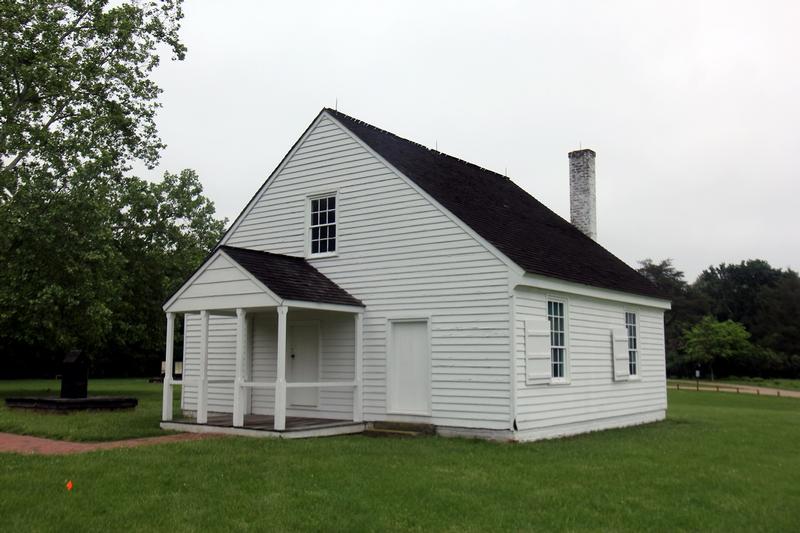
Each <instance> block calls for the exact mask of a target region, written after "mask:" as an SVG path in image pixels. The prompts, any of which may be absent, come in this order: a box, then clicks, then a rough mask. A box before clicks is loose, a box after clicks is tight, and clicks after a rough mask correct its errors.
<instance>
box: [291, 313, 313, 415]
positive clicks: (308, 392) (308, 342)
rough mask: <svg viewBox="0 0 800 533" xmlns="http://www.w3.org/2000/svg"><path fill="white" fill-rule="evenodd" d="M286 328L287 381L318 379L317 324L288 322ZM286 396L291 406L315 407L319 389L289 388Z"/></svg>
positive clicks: (311, 380)
mask: <svg viewBox="0 0 800 533" xmlns="http://www.w3.org/2000/svg"><path fill="white" fill-rule="evenodd" d="M288 330H289V331H288V333H289V335H288V337H289V339H288V340H289V346H288V348H289V349H288V350H287V354H286V355H287V356H288V359H289V360H288V365H287V366H288V368H287V369H286V370H287V374H288V375H287V381H289V382H306V383H308V382H317V381H319V363H320V361H319V342H320V337H319V324H316V323H302V324H289V327H288ZM286 398H287V401H288V404H289V405H290V406H292V407H316V406H317V404H318V402H319V390H318V389H317V388H316V387H310V388H298V389H289V390H288V391H287V392H286Z"/></svg>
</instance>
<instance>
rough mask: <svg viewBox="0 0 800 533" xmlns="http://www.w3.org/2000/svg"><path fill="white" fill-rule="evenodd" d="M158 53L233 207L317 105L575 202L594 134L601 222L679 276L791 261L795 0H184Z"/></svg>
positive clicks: (190, 142)
mask: <svg viewBox="0 0 800 533" xmlns="http://www.w3.org/2000/svg"><path fill="white" fill-rule="evenodd" d="M185 13H186V18H185V19H184V24H183V30H182V35H183V39H184V42H185V43H186V45H187V46H188V48H189V53H188V55H187V57H186V60H185V61H183V62H172V61H168V60H167V61H164V62H163V63H162V66H161V67H160V68H159V70H158V72H157V74H156V76H155V77H156V80H157V82H158V83H159V84H160V85H161V86H162V88H163V89H164V91H165V92H164V95H163V98H162V101H163V105H164V107H163V109H162V110H161V112H160V114H159V118H158V124H159V127H160V131H161V134H162V138H163V140H164V141H165V142H166V143H167V145H168V147H167V149H166V150H165V151H164V153H163V156H162V161H161V165H160V166H159V167H158V168H157V169H155V170H153V171H144V170H142V169H137V172H138V173H139V174H140V175H143V176H146V177H148V178H149V179H157V178H158V177H159V176H160V175H161V174H162V173H163V171H164V170H169V171H178V170H180V169H182V168H194V169H195V170H197V171H198V172H199V174H200V177H201V179H202V181H203V184H204V186H205V188H206V192H207V194H208V196H209V197H210V198H211V199H212V200H213V201H214V202H215V203H216V206H217V210H218V212H219V214H220V215H222V216H226V217H228V218H230V219H231V220H232V219H233V218H235V217H236V215H237V214H238V213H239V211H240V210H241V209H242V208H243V207H244V205H245V203H246V202H247V200H248V199H249V198H250V197H251V195H252V194H253V193H254V192H255V191H256V190H257V188H258V187H259V186H260V185H261V184H262V183H263V181H264V180H265V178H266V177H267V176H268V175H269V173H270V172H271V171H272V170H273V168H274V167H275V166H276V165H277V164H278V163H279V161H280V160H281V158H282V157H283V156H284V154H285V153H286V152H287V151H288V150H289V148H290V147H291V145H292V144H293V143H294V142H295V140H296V139H297V138H298V137H299V136H300V134H301V133H302V132H303V130H304V129H305V128H306V127H307V126H308V124H309V123H310V122H311V121H312V120H313V119H314V117H315V116H316V115H317V113H318V112H319V110H320V109H321V108H322V107H326V106H329V107H333V106H334V105H335V104H336V101H337V99H338V108H339V110H340V111H343V112H344V113H347V114H349V115H352V116H355V117H356V118H359V119H362V120H365V121H367V122H369V123H371V124H374V125H376V126H379V127H381V128H384V129H387V130H389V131H391V132H393V133H396V134H398V135H400V136H403V137H406V138H408V139H412V140H415V141H417V142H420V143H422V144H425V145H427V146H431V147H433V146H434V145H435V144H437V143H438V147H439V150H441V151H443V152H446V153H449V154H451V155H454V156H456V157H460V158H462V159H466V160H468V161H471V162H473V163H476V164H478V165H481V166H484V167H486V168H489V169H492V170H495V171H497V172H500V173H503V172H504V171H506V169H507V173H508V176H509V177H510V178H511V179H513V180H514V181H515V182H516V183H517V184H519V185H520V186H522V187H523V188H524V189H525V190H527V191H528V192H529V193H530V194H532V195H533V196H535V197H536V198H538V199H539V200H541V201H542V202H544V203H545V204H547V205H548V206H549V207H550V208H551V209H553V210H555V211H556V212H557V213H559V214H560V215H562V216H563V217H565V218H567V219H569V187H568V160H567V153H568V152H569V151H571V150H574V149H577V148H578V147H579V146H582V147H584V148H592V149H594V150H595V151H596V152H597V191H598V196H597V200H598V233H599V237H598V240H599V242H600V243H601V244H603V245H604V246H606V247H607V248H608V249H609V250H611V251H612V252H613V253H615V254H616V255H617V256H619V257H620V258H621V259H623V260H624V261H626V262H627V263H629V264H631V265H635V264H636V261H637V260H639V259H642V258H645V257H652V258H654V259H661V258H666V257H671V258H674V261H675V264H676V266H677V267H678V268H680V269H682V270H684V271H685V272H686V274H687V277H688V278H689V279H690V280H693V279H694V277H695V276H696V275H697V274H698V273H699V272H700V271H701V270H702V269H703V268H705V267H707V266H708V265H710V264H718V263H720V262H723V261H725V262H738V261H740V260H742V259H747V258H756V257H757V258H763V259H767V260H768V261H770V262H771V263H772V264H773V265H774V266H778V267H788V266H791V267H793V268H795V269H797V268H798V267H800V221H798V216H799V215H800V209H798V208H799V207H800V200H799V199H798V196H799V195H800V185H798V182H800V171H799V170H798V169H800V30H798V26H797V24H798V21H800V2H756V1H752V2H747V3H739V2H731V1H719V2H700V1H691V2H664V1H658V2H642V1H630V2H619V3H618V2H608V1H602V2H599V1H598V2H564V1H559V2H555V1H554V2H549V3H544V2H498V1H492V2H489V1H486V2H467V1H451V2H445V1H441V2H437V1H431V0H429V1H426V2H413V1H409V0H404V1H399V2H340V1H336V2H333V1H328V2H269V3H267V2H256V1H252V2H246V1H236V2H222V1H191V2H187V4H186V6H185Z"/></svg>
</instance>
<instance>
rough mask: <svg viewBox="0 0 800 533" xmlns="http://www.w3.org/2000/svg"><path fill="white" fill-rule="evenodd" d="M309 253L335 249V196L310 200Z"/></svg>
mask: <svg viewBox="0 0 800 533" xmlns="http://www.w3.org/2000/svg"><path fill="white" fill-rule="evenodd" d="M310 228H311V253H312V254H324V253H329V252H335V251H336V196H326V197H323V198H313V199H312V200H311V226H310Z"/></svg>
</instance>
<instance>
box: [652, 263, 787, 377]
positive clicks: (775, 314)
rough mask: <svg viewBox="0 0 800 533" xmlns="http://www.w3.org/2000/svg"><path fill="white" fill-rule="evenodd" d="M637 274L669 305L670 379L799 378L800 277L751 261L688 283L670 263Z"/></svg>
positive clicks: (712, 271)
mask: <svg viewBox="0 0 800 533" xmlns="http://www.w3.org/2000/svg"><path fill="white" fill-rule="evenodd" d="M640 264H641V268H640V269H639V272H640V273H642V274H643V275H644V276H646V277H647V278H649V279H650V280H651V281H653V282H654V283H655V284H656V285H658V287H660V288H661V290H662V291H663V292H664V293H665V295H667V296H669V297H670V298H671V299H672V309H671V310H670V311H667V313H666V316H665V325H666V332H665V334H666V351H667V374H668V375H671V376H694V373H695V370H696V369H698V368H699V369H700V370H701V373H702V375H703V376H704V377H713V376H715V375H716V376H720V377H722V376H760V377H785V378H800V277H798V275H797V272H795V271H793V270H791V269H789V270H783V269H780V268H773V267H772V266H770V264H769V263H768V262H767V261H763V260H760V259H751V260H748V261H742V262H741V263H739V264H725V263H722V264H720V265H719V266H716V267H714V266H712V267H709V268H707V269H706V270H704V271H703V272H702V273H701V274H700V276H698V278H697V280H696V281H695V282H694V283H688V282H687V281H686V280H685V278H684V274H683V272H681V271H679V270H677V269H676V268H675V267H674V266H673V264H672V260H670V259H666V260H663V261H661V262H658V263H657V262H654V261H651V260H650V259H646V260H644V261H641V262H640Z"/></svg>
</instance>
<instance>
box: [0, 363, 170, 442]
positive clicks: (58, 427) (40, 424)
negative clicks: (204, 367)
mask: <svg viewBox="0 0 800 533" xmlns="http://www.w3.org/2000/svg"><path fill="white" fill-rule="evenodd" d="M60 391H61V382H60V381H57V380H50V381H47V380H20V381H0V431H5V432H8V433H19V434H23V435H35V436H37V437H50V438H53V439H61V440H72V441H104V440H120V439H128V438H133V437H151V436H155V435H166V434H167V433H168V432H166V431H163V430H162V429H161V428H159V427H158V423H159V421H160V420H161V384H158V383H148V382H147V380H146V379H144V378H140V379H96V380H91V379H90V380H89V394H90V395H98V396H99V395H104V396H105V395H108V396H135V397H136V398H138V399H139V405H138V406H137V407H136V409H132V410H127V411H117V412H113V411H109V412H102V411H94V412H77V413H72V414H63V413H39V412H35V411H28V410H22V411H21V410H18V409H9V408H8V407H6V404H5V401H3V399H5V398H6V397H7V396H58V395H59V393H60ZM173 397H174V398H175V408H176V409H177V408H178V405H179V399H180V387H179V386H176V387H175V393H174V395H173ZM176 412H177V410H176Z"/></svg>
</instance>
